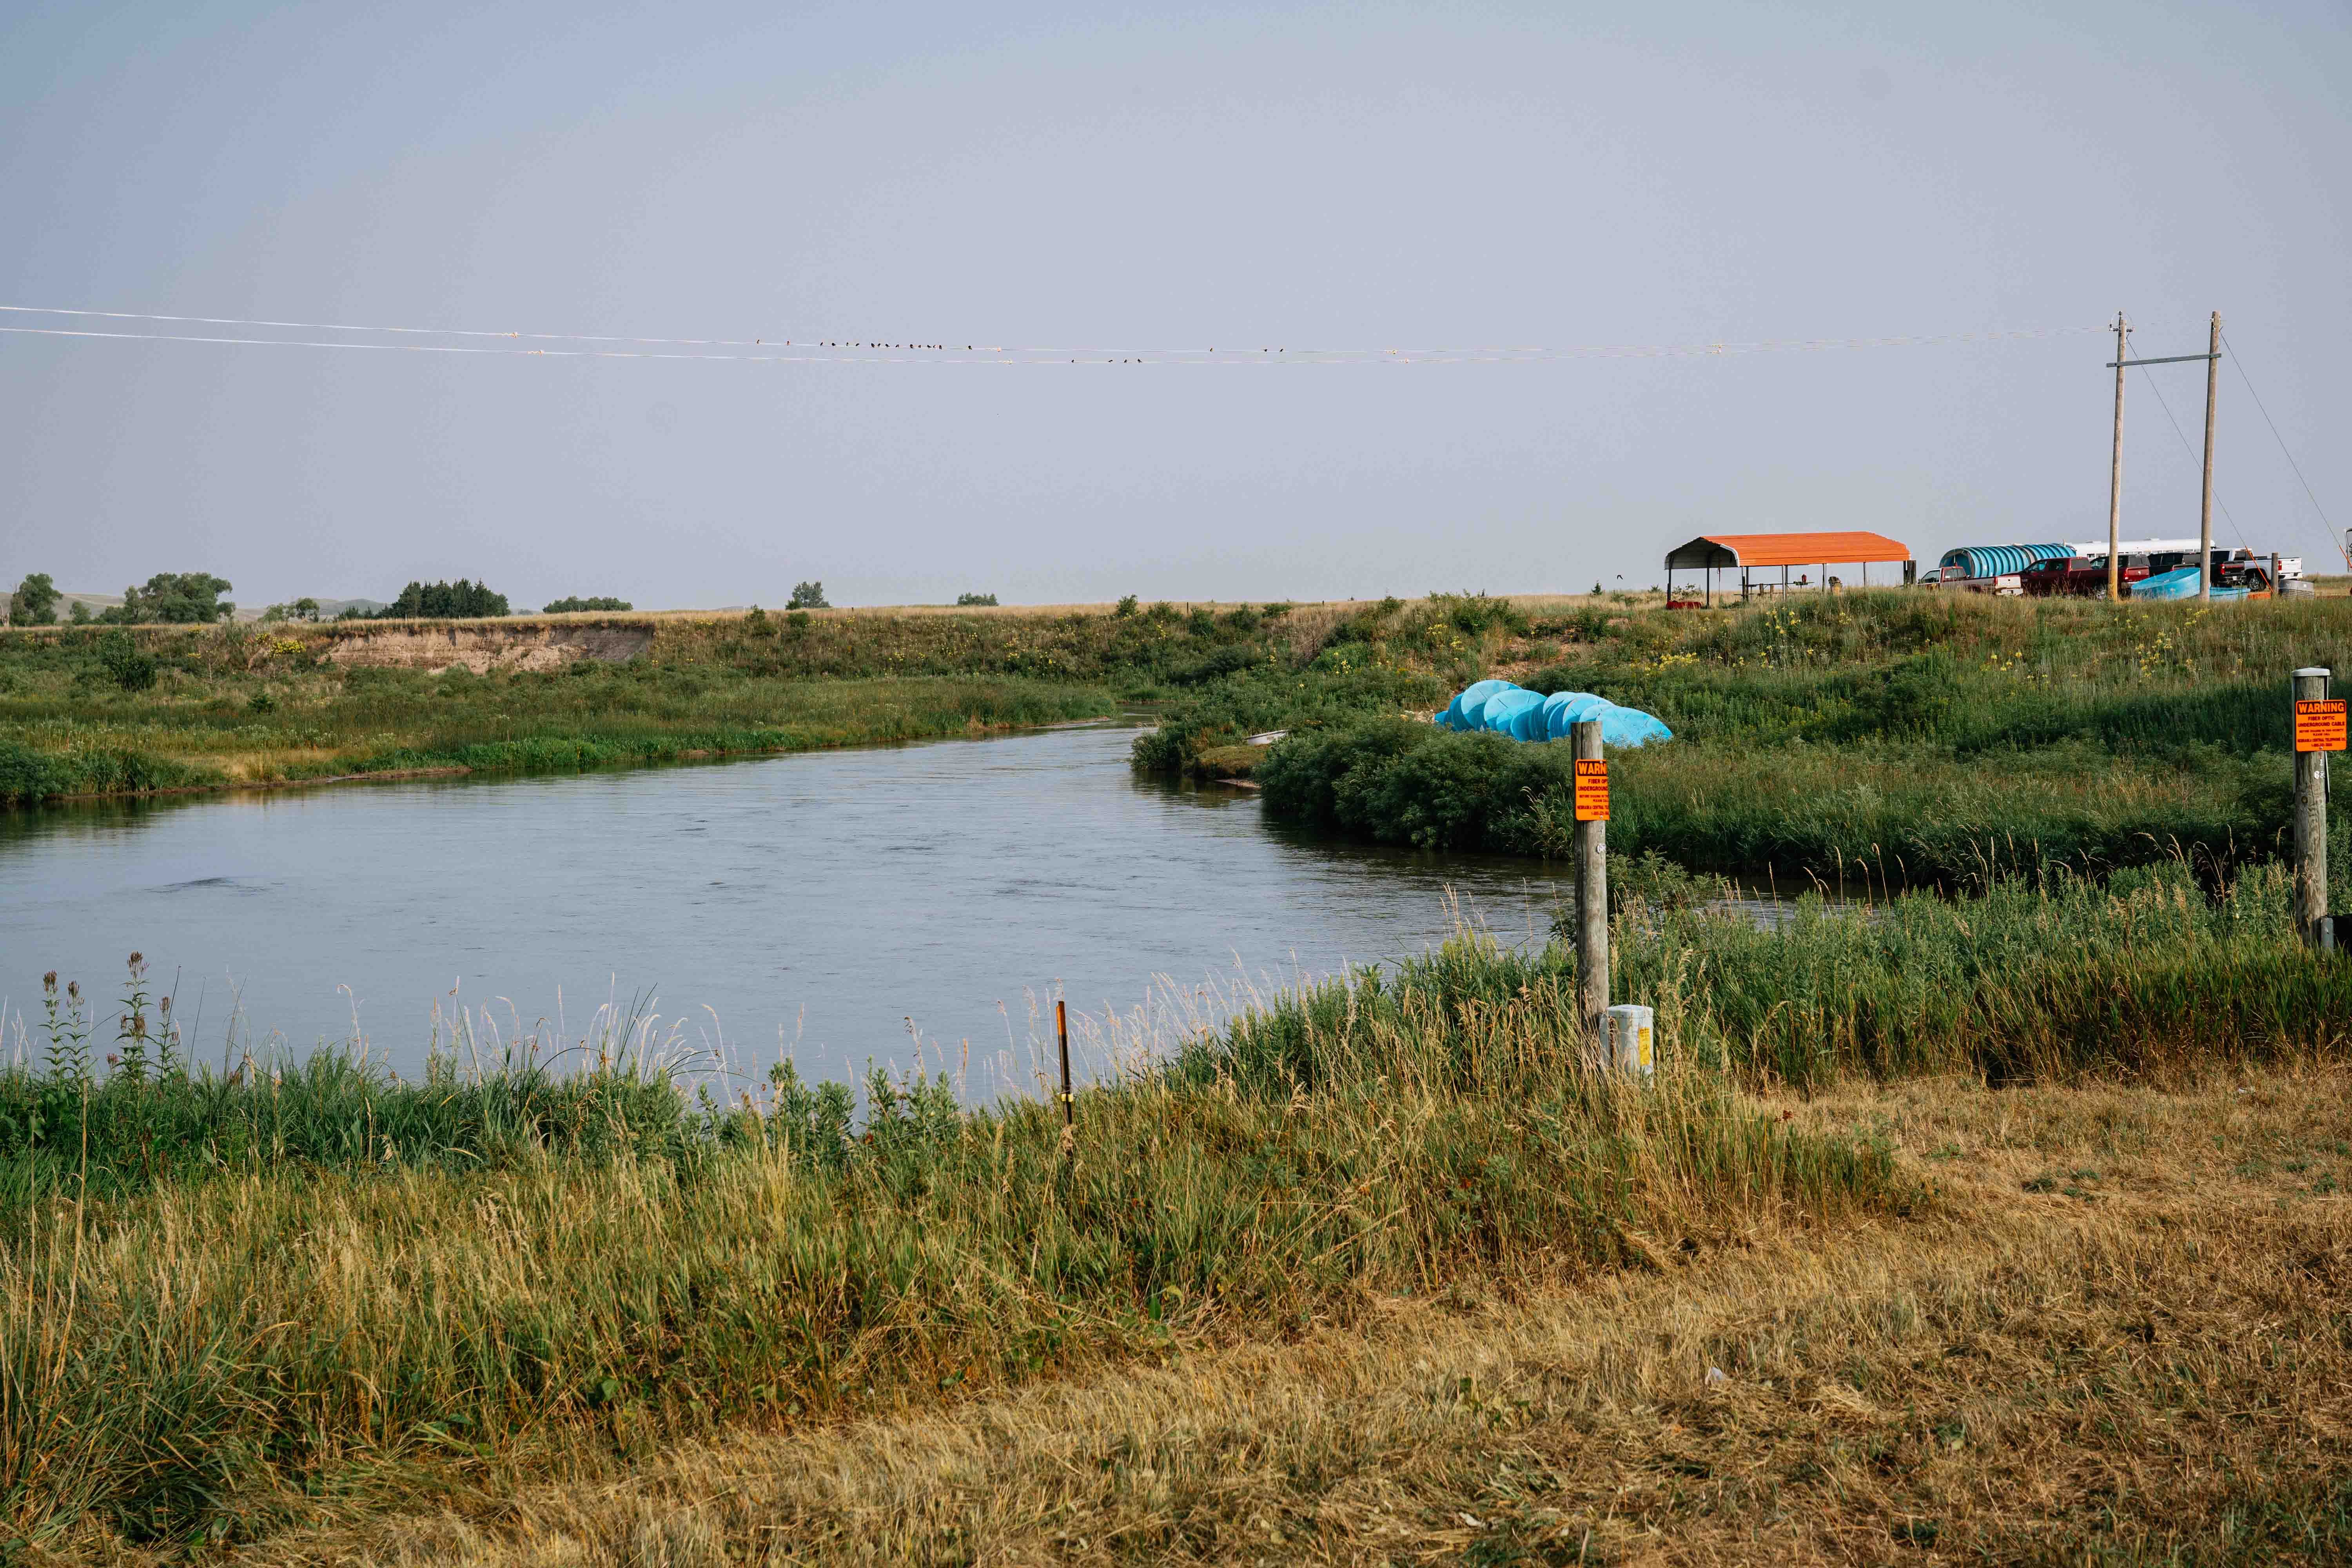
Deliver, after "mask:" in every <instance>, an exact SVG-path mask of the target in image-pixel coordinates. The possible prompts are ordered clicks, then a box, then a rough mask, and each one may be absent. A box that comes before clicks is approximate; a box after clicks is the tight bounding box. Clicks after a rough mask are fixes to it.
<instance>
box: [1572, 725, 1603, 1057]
mask: <svg viewBox="0 0 2352 1568" xmlns="http://www.w3.org/2000/svg"><path fill="white" fill-rule="evenodd" d="M1569 733H1570V736H1571V737H1573V742H1574V744H1575V747H1576V757H1575V763H1574V764H1573V765H1574V768H1575V772H1576V778H1575V802H1574V804H1575V807H1576V1001H1577V1012H1578V1014H1579V1016H1580V1021H1581V1022H1582V1024H1583V1026H1584V1041H1585V1050H1586V1051H1587V1052H1588V1053H1589V1056H1590V1058H1591V1061H1592V1062H1593V1063H1594V1064H1595V1065H1596V1066H1606V1065H1607V1063H1608V1060H1609V1056H1608V1051H1609V1037H1608V1029H1609V764H1608V763H1606V762H1604V761H1603V760H1602V758H1601V721H1600V720H1598V719H1586V720H1583V721H1580V722H1578V723H1576V724H1572V725H1570V727H1569ZM1594 784H1598V785H1599V788H1598V790H1597V791H1596V790H1595V789H1594V788H1593V785H1594Z"/></svg>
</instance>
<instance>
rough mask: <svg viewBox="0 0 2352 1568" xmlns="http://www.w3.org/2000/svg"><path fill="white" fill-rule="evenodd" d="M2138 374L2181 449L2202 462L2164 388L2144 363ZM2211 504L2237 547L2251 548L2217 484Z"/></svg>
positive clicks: (2244, 532) (2202, 459)
mask: <svg viewBox="0 0 2352 1568" xmlns="http://www.w3.org/2000/svg"><path fill="white" fill-rule="evenodd" d="M2139 374H2140V377H2141V379H2142V380H2144V381H2146V382H2147V389H2148V391H2150V392H2152V393H2154V394H2155V395H2156V405H2157V406H2158V408H2161V409H2163V410H2164V419H2165V423H2166V424H2168V425H2169V426H2172V433H2173V434H2174V435H2176V436H2178V437H2180V447H2181V449H2182V450H2183V451H2185V452H2187V453H2188V454H2189V456H2190V457H2192V458H2197V460H2198V461H2199V463H2200V464H2201V463H2203V461H2204V458H2203V456H2202V455H2201V454H2200V453H2199V451H2198V450H2197V448H2196V447H2192V446H2190V445H2189V432H2187V431H2186V430H2183V429H2182V428H2181V427H2180V421H2179V420H2178V419H2175V418H2174V417H2173V416H2172V405H2170V404H2169V403H2167V402H2166V401H2165V400H2164V389H2163V388H2162V387H2160V386H2158V385H2157V384H2156V377H2154V376H2152V375H2150V374H2147V366H2146V365H2142V366H2140V367H2139ZM2213 504H2214V505H2215V506H2218V507H2220V508H2221V516H2222V517H2223V518H2224V519H2225V520H2226V521H2228V522H2229V524H2230V531H2231V532H2232V533H2234V534H2236V535H2237V536H2238V544H2239V547H2240V548H2241V549H2244V550H2252V548H2253V546H2252V544H2249V543H2248V542H2246V531H2245V530H2244V529H2242V528H2240V527H2239V526H2238V520H2237V519H2236V518H2235V517H2233V516H2231V512H2230V503H2229V502H2228V501H2225V500H2222V499H2221V487H2219V486H2218V485H2217V486H2215V487H2214V490H2213Z"/></svg>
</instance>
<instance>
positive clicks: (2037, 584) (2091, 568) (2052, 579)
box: [2017, 555, 2148, 599]
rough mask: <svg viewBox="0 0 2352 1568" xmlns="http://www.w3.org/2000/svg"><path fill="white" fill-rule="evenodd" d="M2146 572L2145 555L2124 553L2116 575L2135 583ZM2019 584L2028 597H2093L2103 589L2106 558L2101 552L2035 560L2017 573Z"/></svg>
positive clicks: (2125, 580) (2105, 588) (2096, 596)
mask: <svg viewBox="0 0 2352 1568" xmlns="http://www.w3.org/2000/svg"><path fill="white" fill-rule="evenodd" d="M2147 574H2148V563H2147V556H2145V555H2126V556H2125V557H2124V566H2123V570H2122V571H2121V572H2120V573H2118V574H2116V575H2117V576H2118V577H2119V578H2120V579H2121V580H2122V581H2124V582H2126V583H2137V582H2138V581H2139V580H2140V579H2141V578H2143V577H2145V576H2147ZM2017 581H2018V584H2019V586H2021V587H2022V588H2023V589H2024V590H2025V592H2026V593H2027V595H2032V596H2042V597H2046V596H2050V595H2075V596H2078V597H2081V598H2085V599H2095V598H2098V597H2099V596H2100V595H2104V594H2105V592H2106V591H2107V558H2106V557H2105V556H2104V555H2074V556H2062V557H2060V558H2058V559H2055V560H2051V561H2037V562H2035V563H2033V564H2032V565H2031V566H2028V567H2027V568H2026V569H2025V570H2024V571H2022V572H2020V573H2019V574H2017Z"/></svg>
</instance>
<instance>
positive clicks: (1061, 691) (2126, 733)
mask: <svg viewBox="0 0 2352 1568" xmlns="http://www.w3.org/2000/svg"><path fill="white" fill-rule="evenodd" d="M2347 634H2352V602H2347V601H2344V600H2341V599H2334V598H2329V599H2318V600H2304V601H2294V602H2278V603H2266V604H2247V605H2217V606H2214V607H2212V608H2210V609H2200V608H2198V607H2196V606H2194V605H2126V606H2123V607H2122V608H2120V609H2110V608H2109V607H2107V606H2105V605H2099V604H2094V603H2085V602H2079V601H2072V600H2064V601H2059V600H2037V601H2031V602H2016V601H2000V600H1993V599H1988V598H1983V597H1979V596H1975V595H1945V594H1938V593H1935V592H1931V591H1926V590H1881V591H1877V592H1873V593H1856V594H1849V595H1838V596H1834V597H1831V596H1816V597H1810V598H1802V599H1792V600H1790V601H1789V602H1787V603H1786V604H1782V605H1758V606H1754V607H1750V608H1745V609H1729V610H1722V611H1717V612H1710V613H1696V614H1695V613H1669V612H1666V611H1664V609H1663V608H1660V607H1659V606H1658V605H1656V604H1655V602H1654V600H1653V599H1651V598H1648V597H1646V596H1644V597H1636V596H1634V595H1605V596H1603V595H1596V596H1592V597H1589V598H1577V599H1565V598H1561V599H1524V600H1503V599H1494V598H1487V597H1484V596H1479V595H1437V596H1433V597H1432V598H1428V599H1423V600H1415V601H1412V602H1410V603H1407V602H1402V601H1398V600H1393V599H1391V600H1382V601H1379V602H1365V603H1362V604H1345V605H1299V606H1287V605H1231V606H1209V605H1191V606H1184V607H1181V608H1180V607H1178V606H1174V605H1149V606H1145V605H1126V606H1120V607H1097V608H1094V609H1086V608H1077V609H1057V610H1051V611H1030V610H1020V609H1005V610H980V609H974V610H902V611H848V612H838V611H834V612H818V613H816V614H814V615H811V616H782V615H761V616H595V615H589V616H554V617H537V618H528V619H526V618H517V619H515V620H512V621H499V622H469V623H455V624H451V625H446V626H431V625H415V626H409V625H403V624H392V623H376V622H370V623H364V624H357V625H354V624H349V623H338V624H334V625H330V626H300V627H292V628H288V627H276V628H270V629H268V630H267V631H263V630H257V629H253V628H241V627H205V628H145V629H142V630H138V631H134V632H130V633H120V634H115V635H116V636H118V637H121V639H122V640H121V642H120V643H119V644H110V643H109V642H108V640H107V635H106V634H102V633H95V632H89V631H73V630H58V631H52V632H34V631H20V632H8V633H0V799H8V800H16V801H19V802H22V801H25V800H29V799H35V798H41V797H44V796H47V795H82V794H88V795H100V794H119V793H130V792H136V791H140V790H147V789H158V788H181V787H216V786H220V785H223V784H237V783H268V782H278V781H290V780H299V779H304V778H320V777H332V776H338V775H342V774H352V773H383V772H395V771H404V770H411V769H436V768H450V769H457V768H464V769H526V768H567V767H581V766H593V765H599V764H604V763H627V762H644V761H660V760H666V759H669V758H673V757H678V756H689V755H716V754H725V753H729V752H751V751H771V750H794V749H803V748H806V747H811V746H825V745H840V744H847V743H852V742H859V741H874V740H894V739H911V738H916V737H920V736H927V735H940V734H950V733H958V732H974V731H987V730H990V729H995V728H1009V727H1016V726H1021V725H1027V724H1036V723H1044V722H1051V721H1055V720H1061V719H1074V718H1081V717H1087V716H1092V715H1097V714H1101V713H1105V712H1108V711H1111V710H1115V709H1116V707H1117V706H1118V705H1119V704H1121V703H1148V704H1152V705H1154V706H1157V707H1159V708H1160V710H1162V713H1163V722H1162V723H1161V725H1160V727H1159V728H1158V729H1157V730H1156V731H1153V732H1151V733H1149V734H1147V735H1145V736H1143V737H1142V738H1140V739H1139V741H1138V742H1137V744H1136V750H1135V758H1136V763H1137V765H1138V766H1139V767H1142V768H1146V769H1149V770H1152V771H1160V772H1193V773H1202V774H1204V775H1205V774H1234V773H1254V774H1255V778H1256V780H1257V782H1259V783H1261V784H1263V785H1264V786H1265V791H1266V797H1267V804H1268V809H1269V812H1270V813H1271V814H1272V815H1273V816H1276V817H1277V818H1282V819H1288V820H1293V821H1297V822H1302V823H1308V824H1312V825H1315V826H1320V827H1322V828H1324V829H1326V830H1328V831H1333V832H1338V833H1342V834H1347V835H1350V836H1354V837H1363V838H1369V839H1373V840H1377V841H1381V842H1388V843H1398V844H1410V845H1417V846H1421V847H1432V848H1486V849H1490V850H1501V851H1505V852H1510V853H1520V854H1545V853H1557V852H1558V851H1559V847H1560V846H1561V845H1562V844H1563V843H1564V842H1565V832H1566V820H1567V816H1566V811H1565V797H1564V776H1565V764H1564V763H1563V762H1562V761H1561V760H1560V759H1559V757H1557V756H1556V755H1554V754H1553V753H1555V752H1558V751H1559V750H1560V748H1559V747H1526V746H1517V745H1514V744H1512V743H1511V742H1506V741H1501V740H1498V739H1495V738H1491V737H1480V736H1457V735H1451V734H1446V733H1442V732H1439V731H1433V730H1432V729H1431V728H1430V727H1429V726H1427V725H1426V724H1424V723H1422V722H1420V721H1419V718H1418V717H1416V716H1425V715H1426V714H1427V713H1428V712H1429V710H1432V709H1434V708H1435V707H1437V706H1438V705H1440V704H1441V703H1442V702H1443V701H1444V700H1445V698H1446V697H1447V696H1448V695H1449V694H1450V693H1451V692H1453V691H1454V690H1455V689H1459V687H1460V686H1462V685H1463V684H1465V683H1466V682H1467V681H1469V680H1471V679H1476V678H1478V677H1480V676H1484V675H1488V674H1498V675H1503V676H1507V677H1509V678H1511V679H1517V680H1518V681H1520V682H1521V683H1523V684H1525V685H1528V686H1530V687H1533V688H1536V689H1547V690H1550V689H1583V690H1595V691H1599V692H1601V693H1602V694H1603V695H1605V696H1608V697H1610V698H1612V700H1618V701H1622V702H1624V703H1627V704H1629V705H1632V706H1636V707H1643V708H1647V709H1649V710H1652V711H1654V712H1656V713H1658V714H1659V715H1660V716H1661V717H1662V718H1664V720H1665V721H1667V722H1668V723H1669V724H1670V725H1671V726H1673V727H1674V729H1675V731H1676V733H1677V737H1678V738H1677V739H1676V741H1675V742H1674V743H1673V744H1671V745H1668V746H1664V747H1661V748H1659V749H1657V750H1655V751H1654V752H1624V753H1621V754H1620V756H1619V759H1618V766H1619V773H1618V788H1617V791H1616V805H1615V813H1616V820H1615V821H1614V822H1613V823H1612V830H1611V831H1612V847H1616V848H1617V849H1618V850H1619V851H1620V852H1621V853H1624V854H1633V855H1638V854H1640V853H1642V852H1643V851H1645V850H1654V851H1657V852H1659V853H1662V854H1664V855H1666V856H1668V857H1670V858H1673V859H1675V861H1677V862H1679V863H1681V864H1683V865H1685V866H1686V867H1690V868H1697V869H1717V870H1727V871H1744V872H1755V873H1759V874H1762V873H1768V872H1769V873H1770V874H1773V875H1777V876H1780V877H1784V878H1788V879H1792V880H1794V881H1796V882H1799V883H1801V882H1802V881H1803V880H1804V879H1807V878H1808V877H1811V878H1818V879H1822V880H1823V881H1826V882H1832V883H1833V882H1835V881H1837V880H1838V879H1841V878H1843V879H1846V880H1847V882H1848V884H1849V885H1852V883H1853V880H1854V879H1855V878H1856V877H1858V876H1861V875H1864V873H1862V872H1858V871H1857V870H1856V869H1855V868H1856V867H1857V866H1867V868H1868V870H1867V873H1866V875H1867V876H1868V877H1869V878H1870V879H1872V880H1873V881H1879V880H1892V881H1894V882H1896V883H1900V882H1904V881H1910V882H1915V883H1922V882H1933V883H1939V884H1942V885H1945V886H1947V887H1957V886H1964V885H1974V884H1979V883H1981V882H1982V881H1984V880H1986V879H1989V878H1990V876H1992V875H1995V874H2006V873H2031V872H2032V871H2033V870H2035V869H2036V868H2040V867H2042V866H2045V865H2053V866H2072V867H2076V868H2087V869H2092V870H2099V869H2103V868H2112V867H2116V866H2124V865H2136V864H2143V863H2149V862H2153V861H2158V860H2163V859H2168V858H2176V857H2186V858H2189V860H2190V861H2191V862H2192V863H2194V864H2196V865H2197V866H2199V867H2200V875H2203V876H2204V877H2206V878H2207V879H2208V881H2209V883H2210V882H2213V881H2215V880H2217V879H2223V878H2226V876H2227V875H2228V874H2229V872H2230V870H2231V868H2233V867H2235V866H2237V865H2239V864H2242V863H2246V862H2250V861H2259V860H2263V859H2266V858H2273V857H2274V856H2275V855H2276V854H2277V853H2278V850H2279V847H2280V844H2281V836H2282V834H2283V832H2284V828H2285V825H2286V821H2287V803H2288V787H2287V778H2288V764H2287V761H2286V752H2285V748H2286V745H2287V735H2286V718H2285V712H2286V699H2285V686H2284V672H2285V671H2286V670H2288V669H2289V668H2295V667H2297V666H2301V665H2305V664H2313V663H2317V664H2323V665H2329V666H2344V665H2345V664H2346V663H2347V659H2352V637H2347ZM141 660H144V661H146V663H147V664H148V665H150V666H152V680H151V683H150V684H147V685H144V686H136V682H137V680H138V679H139V678H140V677H139V670H138V668H137V666H138V664H139V661H141ZM469 666H479V667H481V668H480V672H477V670H476V669H475V668H469ZM126 669H128V670H129V671H130V676H129V679H131V681H132V683H133V685H134V686H136V689H131V688H127V687H126V686H125V685H124V684H123V682H122V680H121V679H118V676H119V675H121V674H122V672H123V671H125V670H126ZM1275 730H1287V731H1291V735H1290V738H1289V739H1287V740H1286V741H1283V742H1278V743H1276V745H1275V746H1273V747H1271V748H1267V747H1249V746H1244V745H1242V744H1241V743H1240V742H1244V740H1245V738H1246V737H1248V736H1249V735H1251V734H1253V733H1256V732H1259V731H1275ZM2345 826H2346V828H2347V829H2352V822H2347V824H2346V825H2345ZM2333 838H2334V840H2335V842H2336V844H2337V846H2338V847H2339V849H2340V851H2341V852H2342V854H2343V855H2344V856H2345V857H2346V861H2345V865H2344V868H2343V869H2344V870H2345V871H2346V872H2347V873H2352V830H2339V831H2338V832H2337V833H2336V834H2335V835H2334V836H2333ZM2347 885H2352V881H2347Z"/></svg>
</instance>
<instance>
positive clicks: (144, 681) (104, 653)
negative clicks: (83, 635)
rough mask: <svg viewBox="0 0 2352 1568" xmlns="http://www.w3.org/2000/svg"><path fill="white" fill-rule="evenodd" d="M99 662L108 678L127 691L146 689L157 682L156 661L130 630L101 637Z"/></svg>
mask: <svg viewBox="0 0 2352 1568" xmlns="http://www.w3.org/2000/svg"><path fill="white" fill-rule="evenodd" d="M98 658H99V663H100V665H101V666H103V667H104V668H105V670H106V678H107V679H109V680H111V681H112V682H114V684H115V685H117V686H119V687H121V689H123V690H125V691H144V690H146V689H148V688H149V687H151V686H152V685H154V684H155V661H154V659H152V658H150V657H149V656H148V655H147V654H146V653H144V652H142V650H141V649H140V647H139V646H138V644H136V643H134V642H132V641H131V634H130V633H129V632H109V633H107V634H106V636H104V637H100V639H99V645H98Z"/></svg>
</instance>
